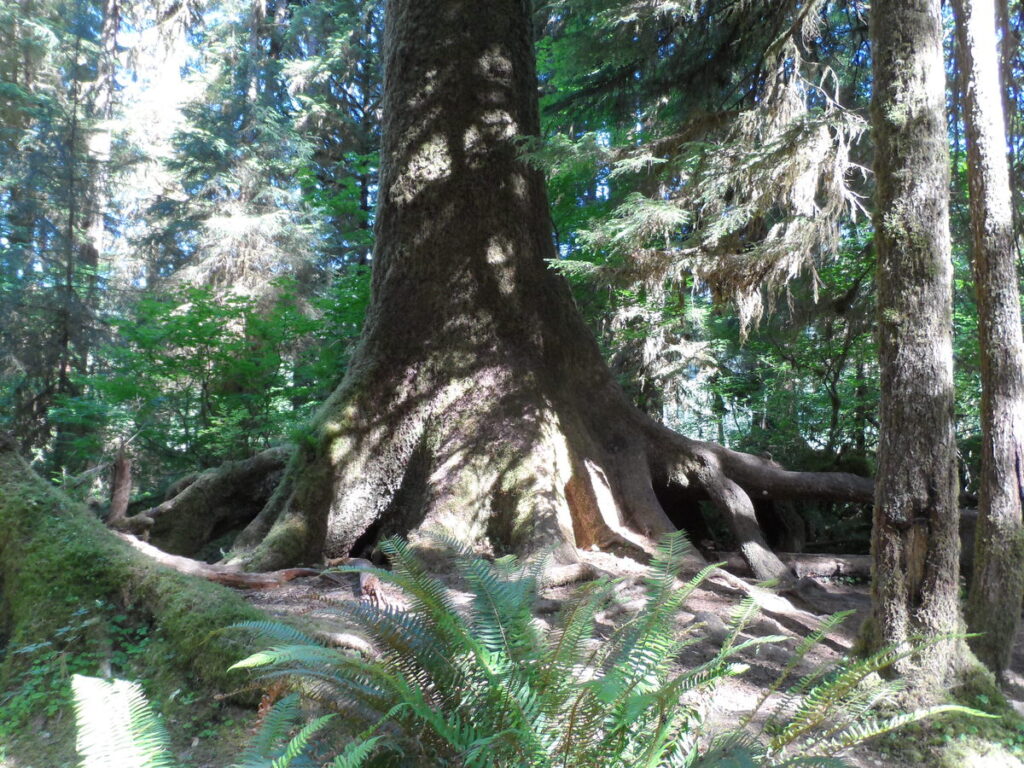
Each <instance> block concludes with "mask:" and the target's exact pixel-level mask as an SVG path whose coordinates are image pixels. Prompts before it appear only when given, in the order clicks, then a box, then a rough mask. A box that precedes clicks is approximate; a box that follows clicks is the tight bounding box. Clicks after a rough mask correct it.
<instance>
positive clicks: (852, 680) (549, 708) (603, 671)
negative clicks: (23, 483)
mask: <svg viewBox="0 0 1024 768" xmlns="http://www.w3.org/2000/svg"><path fill="white" fill-rule="evenodd" d="M442 544H443V545H444V546H447V547H451V548H455V549H456V551H457V550H458V549H459V547H460V545H459V543H458V541H456V540H452V541H447V542H442ZM688 546H689V545H688V543H687V542H686V540H685V537H684V536H683V535H682V534H677V535H674V536H670V537H667V538H666V539H664V540H663V541H662V544H661V547H660V549H659V552H658V554H657V556H656V557H655V558H654V560H653V561H652V563H651V565H650V568H649V570H648V573H647V576H646V579H645V584H646V598H645V601H644V604H643V606H642V608H641V609H640V610H639V612H638V613H637V615H636V617H635V618H633V619H632V620H631V621H628V622H626V623H623V624H621V625H620V626H617V627H615V628H614V629H612V630H611V631H610V632H605V631H600V632H599V631H598V625H599V622H598V619H597V616H598V614H599V613H600V612H601V611H602V610H603V609H604V608H606V607H607V604H608V602H609V600H610V599H611V598H612V596H613V593H614V589H615V586H616V584H615V582H613V581H609V580H606V579H601V580H598V581H594V582H590V583H589V584H587V585H586V586H584V587H582V588H580V589H579V590H578V591H577V593H576V595H575V597H573V598H572V599H571V600H569V601H567V602H566V603H565V605H564V606H563V607H562V609H561V610H560V611H559V614H558V616H557V617H556V618H555V619H554V621H553V622H552V624H551V626H548V625H546V624H542V623H541V622H539V621H538V620H537V619H536V618H535V610H536V602H537V589H538V584H539V581H540V580H541V579H542V577H543V573H544V566H545V563H544V562H543V560H541V561H538V562H535V563H530V564H519V563H518V562H517V561H516V558H515V557H514V556H507V557H505V558H501V559H499V560H496V561H493V562H488V561H484V560H481V559H479V558H476V557H473V556H472V555H471V554H470V553H469V552H466V551H463V552H461V553H460V554H458V555H457V557H456V571H457V573H458V575H459V577H460V579H461V580H462V581H464V582H465V585H466V587H467V589H468V591H469V595H470V600H469V604H468V605H463V606H461V607H460V606H459V605H458V604H457V601H456V593H454V592H453V591H452V590H450V589H449V588H448V587H446V586H445V584H444V583H443V582H441V581H440V580H439V579H437V578H436V577H434V576H431V575H430V574H428V573H427V571H426V570H425V568H424V565H423V563H422V562H421V561H420V560H419V559H418V558H417V557H416V555H415V554H414V553H413V551H412V550H410V548H409V547H408V545H407V544H406V543H404V542H403V541H401V540H399V539H389V540H387V541H385V542H383V544H382V550H383V551H384V553H385V554H386V555H387V556H388V559H389V563H390V566H391V567H390V569H387V570H385V569H368V568H366V567H359V568H358V569H356V568H355V567H353V568H349V569H346V570H349V571H352V570H355V571H356V572H357V573H360V574H372V575H374V576H376V577H377V578H379V579H382V580H384V581H386V582H388V583H390V584H393V585H395V586H396V587H398V588H399V589H400V592H401V598H402V599H404V600H405V601H406V602H407V605H402V606H392V605H386V604H385V605H375V604H373V603H369V602H365V601H364V602H341V603H337V604H336V605H335V606H334V610H336V611H338V612H339V614H340V615H341V616H342V617H343V618H344V619H345V620H346V623H347V624H351V625H352V626H353V627H355V628H356V632H357V633H358V634H359V635H360V636H362V637H364V638H366V639H367V640H369V641H370V642H371V643H372V644H373V646H372V647H373V649H374V652H373V653H371V654H370V655H366V654H360V653H358V652H356V651H352V650H347V651H346V650H340V649H337V648H330V647H326V646H324V645H323V644H320V643H317V642H315V641H314V640H313V639H312V638H311V637H309V636H308V635H306V634H304V633H302V632H300V631H298V630H297V629H295V628H294V627H292V626H289V625H286V624H273V623H268V622H246V623H243V624H236V625H234V626H233V627H231V628H230V629H233V630H235V631H242V632H245V633H246V634H250V635H255V636H256V638H257V643H259V644H267V647H266V648H265V649H264V650H261V651H258V652H257V653H255V654H253V655H251V656H249V657H247V658H245V659H243V660H241V661H239V662H237V663H236V664H235V665H234V666H233V669H242V670H253V671H254V672H257V673H258V675H259V679H260V680H261V682H262V684H263V685H264V686H267V687H268V688H267V689H268V690H272V691H275V692H276V693H277V694H278V695H279V696H281V695H282V694H283V691H284V690H286V689H292V690H295V691H296V692H298V693H301V694H302V697H303V700H304V701H307V702H311V703H312V704H313V705H314V708H315V710H316V711H319V712H322V713H323V714H318V715H314V714H305V713H304V712H303V709H302V708H301V707H300V706H299V701H300V700H299V698H298V697H297V696H296V695H294V694H292V695H288V696H282V698H280V699H279V701H277V702H276V703H274V704H273V706H272V707H270V708H269V709H265V710H264V711H263V714H262V723H261V726H260V729H259V732H258V734H257V736H256V738H255V739H254V740H253V743H252V744H251V745H250V747H249V748H248V749H247V750H246V752H245V753H244V755H243V756H242V757H241V758H240V759H239V760H238V762H236V763H233V765H235V766H237V767H238V768H257V766H267V765H272V766H273V767H274V768H285V766H299V765H306V764H329V765H330V766H331V768H342V767H343V766H344V767H346V768H357V767H358V766H364V765H365V766H406V765H424V766H426V765H432V766H433V765H437V766H440V765H461V766H467V768H468V767H469V766H476V767H479V768H484V767H486V766H508V765H520V766H538V767H540V766H552V767H553V766H565V767H566V768H584V767H587V766H593V767H595V768H596V766H601V767H602V768H634V767H635V766H650V767H651V768H656V767H659V766H664V767H665V768H668V767H669V766H707V767H710V766H725V765H735V766H740V765H750V766H755V765H758V766H779V767H780V768H781V766H797V765H800V766H832V765H843V764H844V763H842V761H840V760H836V759H834V757H835V756H836V755H837V754H840V753H841V752H843V751H844V750H846V749H848V748H849V747H851V746H853V745H856V744H859V743H861V742H863V741H865V740H867V739H869V738H872V737H874V736H878V735H880V734H884V733H887V732H889V731H891V730H893V729H896V728H900V727H903V726H905V725H908V724H910V723H914V722H917V721H919V720H922V719H925V718H928V717H931V716H934V715H938V714H941V713H945V712H957V713H961V714H966V715H977V716H982V717H983V716H984V715H983V714H982V713H981V712H978V711H976V710H971V709H968V708H965V707H961V706H957V705H948V704H947V705H938V706H934V707H931V708H928V709H922V710H916V711H913V712H910V713H902V714H894V713H893V712H892V710H891V708H892V707H893V705H894V694H895V693H896V692H898V691H899V690H900V688H901V684H900V682H899V681H898V680H886V679H884V678H882V677H881V676H880V673H881V672H884V671H885V670H886V669H887V668H888V667H889V666H890V665H891V664H892V663H893V662H894V661H895V660H896V659H897V658H899V657H901V656H903V655H907V654H910V653H913V652H914V651H913V649H909V650H899V649H892V648H890V649H885V650H883V651H880V652H878V653H876V654H873V655H871V656H868V657H866V658H863V659H855V660H844V661H842V662H840V663H838V664H836V665H834V666H832V665H827V666H819V667H817V668H815V667H814V665H808V664H807V656H808V654H809V652H811V651H812V650H814V649H815V646H816V645H817V644H818V643H820V642H821V641H822V639H823V637H824V636H825V635H826V634H828V633H829V632H830V631H832V630H833V629H834V628H835V627H836V625H837V624H838V623H840V622H841V621H842V620H843V619H844V618H846V617H845V616H843V615H841V614H839V615H835V616H831V617H828V618H826V619H825V620H824V621H823V622H822V624H821V627H820V628H819V629H818V630H817V631H816V632H813V633H811V634H810V635H809V636H808V637H807V638H806V639H804V640H803V641H801V642H800V643H799V644H798V645H797V646H796V647H795V648H792V649H791V650H790V651H789V658H788V661H787V663H786V664H785V666H784V668H783V670H782V673H781V675H780V676H779V677H778V678H777V679H776V680H775V681H774V682H773V683H772V684H771V685H770V686H769V687H768V688H766V690H765V691H764V693H763V694H762V696H761V697H760V699H759V700H758V702H757V705H756V706H755V708H754V709H753V710H752V711H750V712H749V713H748V714H746V715H745V716H744V717H743V719H742V721H741V723H740V724H739V726H738V727H729V728H723V727H722V726H720V725H718V726H716V725H711V724H709V723H707V722H706V718H707V715H708V708H709V704H710V702H711V701H712V700H713V699H714V696H715V694H716V691H717V690H718V689H719V688H720V686H721V684H722V683H723V681H724V680H725V679H726V678H728V677H732V676H735V675H742V674H743V673H744V672H745V671H746V669H747V666H746V665H745V664H744V663H743V661H742V659H743V658H744V657H749V656H756V655H757V650H758V648H759V647H760V646H763V645H765V644H771V643H779V642H784V641H786V639H787V638H785V637H781V636H760V637H750V636H748V635H746V634H745V633H746V631H747V630H748V625H749V623H750V620H751V619H752V618H753V617H754V615H755V614H756V613H757V610H758V608H757V604H756V602H755V601H754V599H752V598H751V599H747V600H745V601H743V602H742V603H740V604H739V605H737V606H736V608H735V610H734V612H733V614H732V616H731V617H730V619H729V623H728V629H727V632H726V634H725V637H724V639H723V640H722V641H721V644H720V646H719V648H718V650H717V653H715V654H714V655H713V656H712V657H711V658H710V659H708V661H706V662H705V663H703V664H701V665H699V666H697V667H694V668H692V669H680V668H679V664H678V661H677V655H678V652H679V650H680V649H681V648H682V647H685V646H686V645H689V644H693V643H694V642H696V641H697V639H698V637H699V634H700V632H701V631H702V626H701V625H700V624H699V623H697V624H693V625H691V626H690V627H689V628H687V630H685V631H684V632H683V633H682V634H680V632H679V627H678V616H679V611H680V608H682V606H683V605H684V604H685V602H686V600H687V598H688V597H689V596H690V594H691V593H692V592H693V591H694V590H695V589H696V588H697V587H698V586H699V585H700V584H701V582H702V581H703V580H704V579H705V578H706V577H707V576H708V574H710V572H711V571H712V570H713V566H709V567H708V568H706V569H704V570H703V571H702V572H700V573H698V574H697V575H696V576H695V577H693V578H692V579H691V580H690V581H689V582H688V583H686V584H683V585H681V586H677V577H678V573H679V570H680V568H681V567H682V565H683V563H684V562H685V554H686V550H687V548H688ZM88 680H89V679H87V678H79V680H78V682H76V697H77V702H78V712H79V715H78V722H79V729H80V731H81V732H83V733H84V737H82V738H80V743H81V744H83V745H84V746H83V747H80V750H81V751H82V752H83V754H84V755H85V756H86V765H87V766H89V768H92V766H97V768H98V766H100V765H110V764H111V761H114V762H117V760H118V759H121V760H123V759H125V758H124V757H123V756H125V755H129V756H130V755H131V754H132V752H131V751H132V750H138V752H139V754H146V755H147V759H146V761H142V760H139V765H140V766H141V765H143V764H145V765H146V766H154V767H158V768H162V766H165V765H171V764H172V760H171V758H170V755H169V750H168V748H167V739H166V736H165V735H163V734H161V732H160V730H159V728H158V727H157V724H158V719H157V718H156V716H155V715H154V714H153V713H152V712H148V711H146V709H145V707H144V704H143V701H144V700H142V699H141V693H140V692H139V690H138V689H137V688H132V687H125V686H123V685H122V684H120V683H114V684H113V686H118V685H121V690H122V691H123V694H122V695H123V696H125V697H126V702H127V709H128V716H127V718H126V719H125V720H124V721H123V722H121V723H115V727H114V728H111V727H110V723H109V721H107V720H106V719H105V718H102V717H100V718H99V719H96V715H95V712H96V710H95V705H96V701H95V697H96V696H97V695H100V696H104V695H110V694H112V693H113V692H114V691H115V688H114V687H111V688H107V689H100V693H99V694H97V693H96V691H97V689H96V686H103V685H105V684H103V683H102V681H96V682H88ZM90 686H91V687H90ZM90 697H92V699H90ZM886 706H889V707H890V711H889V712H888V713H886V712H884V710H883V708H884V707H886ZM121 729H123V731H122V730H121ZM338 744H341V745H344V746H341V747H338V746H333V749H332V745H338ZM339 749H340V752H339V751H338V750H339ZM332 751H333V752H335V754H331V753H332ZM314 756H315V757H314ZM90 761H92V762H90ZM104 761H106V762H104Z"/></svg>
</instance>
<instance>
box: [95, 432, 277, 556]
mask: <svg viewBox="0 0 1024 768" xmlns="http://www.w3.org/2000/svg"><path fill="white" fill-rule="evenodd" d="M290 453H291V451H290V449H288V448H283V447H277V448H270V449H268V450H266V451H263V452H261V453H258V454H256V455H255V456H252V457H250V458H248V459H244V460H242V461H231V462H228V463H226V464H224V465H223V466H220V467H217V468H215V469H210V470H207V471H206V472H203V473H202V474H200V475H197V476H194V477H192V478H191V480H190V482H188V483H184V484H176V486H177V493H176V495H174V496H172V497H171V498H169V499H167V500H166V501H164V502H163V503H162V504H160V505H158V506H156V507H152V508H150V509H147V510H145V511H144V512H140V513H139V514H137V515H133V516H132V517H127V518H124V517H122V518H120V519H119V520H118V521H117V524H116V525H114V526H112V527H116V528H118V529H119V530H123V531H127V532H129V533H134V534H137V535H141V536H145V537H146V538H148V539H149V541H151V542H152V543H153V544H155V545H157V546H158V547H159V548H160V549H162V550H164V551H165V552H170V553H173V554H179V555H193V554H195V553H197V552H199V551H200V550H201V549H202V548H203V546H205V545H206V544H207V543H208V542H209V541H211V540H212V539H214V538H216V537H217V536H219V535H221V534H222V533H225V532H227V531H230V530H232V529H237V528H239V527H241V526H243V525H245V524H246V523H248V522H249V521H251V520H252V519H253V518H254V517H256V515H257V514H258V513H259V511H260V510H261V509H262V508H263V507H264V506H265V505H266V502H267V500H268V499H269V498H270V496H271V494H272V493H273V491H274V488H275V487H276V486H277V485H278V483H279V481H280V478H281V474H282V472H283V471H284V467H285V464H286V463H287V462H288V457H289V455H290Z"/></svg>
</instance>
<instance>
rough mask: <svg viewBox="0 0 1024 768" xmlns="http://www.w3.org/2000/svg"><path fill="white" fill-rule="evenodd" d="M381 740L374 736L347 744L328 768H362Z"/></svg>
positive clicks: (379, 737)
mask: <svg viewBox="0 0 1024 768" xmlns="http://www.w3.org/2000/svg"><path fill="white" fill-rule="evenodd" d="M382 738H383V737H381V736H374V737H372V738H369V739H366V740H365V741H360V742H356V743H353V744H349V745H348V746H347V747H345V750H344V751H343V752H342V753H341V754H339V755H338V756H337V757H335V758H334V760H332V761H331V763H330V766H329V768H362V766H363V763H365V762H366V759H367V758H368V757H369V756H370V755H371V754H372V753H373V750H374V749H375V748H376V746H377V744H379V743H380V742H381V740H382Z"/></svg>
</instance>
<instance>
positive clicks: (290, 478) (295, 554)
mask: <svg viewBox="0 0 1024 768" xmlns="http://www.w3.org/2000/svg"><path fill="white" fill-rule="evenodd" d="M387 20H388V21H387V25H386V29H387V32H386V37H385V41H384V49H385V61H386V73H385V99H384V106H383V110H384V114H383V154H382V169H381V181H380V193H379V211H378V216H377V221H376V227H377V231H376V236H377V238H376V242H377V246H376V252H375V254H374V259H373V285H372V288H373V292H372V301H371V306H370V309H369V312H368V316H367V322H366V326H365V331H364V335H363V338H362V340H361V343H360V346H359V348H358V350H357V352H356V353H355V355H354V357H353V361H352V364H351V367H350V370H349V372H348V374H347V376H346V378H345V380H344V382H343V383H342V384H341V386H340V388H339V389H338V390H337V391H336V392H335V393H334V394H333V395H332V397H331V398H330V399H329V400H328V402H327V403H326V404H325V405H324V406H323V407H322V409H321V411H320V413H319V416H318V417H317V419H316V420H315V423H314V425H313V427H312V429H311V431H310V434H309V436H308V439H307V440H306V441H305V442H304V444H301V445H300V446H299V447H298V450H297V452H296V455H295V457H294V458H293V460H292V463H291V465H290V467H289V469H288V471H287V472H286V474H285V478H284V480H283V481H282V483H281V485H280V486H279V487H278V490H277V492H276V494H275V497H274V498H273V499H272V500H271V502H270V503H269V504H268V505H267V507H265V508H264V510H263V511H262V512H261V514H260V516H259V517H258V518H257V519H256V520H255V521H254V522H253V524H252V525H250V527H249V528H248V529H247V530H246V531H245V532H244V533H243V535H242V536H241V537H240V538H239V540H238V542H237V543H236V551H235V556H234V560H235V561H236V562H244V563H246V564H247V565H249V566H250V567H253V568H257V569H272V568H278V567H282V566H285V565H290V564H293V563H295V562H297V561H303V560H307V561H310V560H316V559H319V558H321V557H323V556H328V557H334V556H344V555H348V554H350V553H352V554H358V552H357V551H354V550H360V549H362V548H363V546H364V545H366V544H372V542H373V541H374V540H376V538H378V537H380V536H383V535H386V534H389V533H396V532H397V533H409V532H416V531H419V530H424V529H427V528H434V529H447V530H448V531H451V532H453V533H454V534H455V535H457V536H459V537H460V538H463V539H465V540H467V541H470V542H474V543H480V544H484V545H486V546H489V547H491V548H493V549H494V550H497V551H507V550H512V551H518V552H530V551H534V550H538V549H544V548H548V547H552V546H554V547H555V548H556V558H557V559H559V560H561V561H572V560H574V559H575V558H576V547H614V546H616V545H619V546H625V547H627V548H636V547H639V548H641V549H643V548H648V547H649V544H650V539H651V538H652V537H657V536H658V535H659V534H662V533H664V532H666V531H669V530H673V529H674V526H673V525H672V524H671V523H670V522H669V520H668V518H667V517H666V514H665V512H664V510H663V509H662V507H661V506H660V505H659V502H658V498H657V495H656V489H662V488H667V487H669V486H687V487H689V488H691V489H696V490H697V491H698V492H699V493H701V494H704V495H705V497H708V498H710V499H711V500H712V501H713V502H714V504H715V505H716V506H717V507H718V508H719V509H720V510H721V511H722V512H723V513H724V514H725V515H726V517H727V519H728V520H729V522H730V524H731V525H732V526H733V530H734V532H735V534H736V537H737V539H738V540H739V542H740V544H741V547H742V550H743V553H744V555H745V557H746V558H747V560H748V561H749V562H750V564H751V566H752V568H753V570H754V572H755V573H756V574H757V575H758V576H759V577H761V578H770V577H785V576H787V574H788V571H787V569H786V568H785V566H783V565H782V563H781V562H780V561H779V560H778V558H776V557H775V556H774V555H773V554H772V553H771V551H770V550H769V549H768V547H767V546H766V545H765V543H764V539H763V536H762V535H761V531H760V529H759V527H758V525H757V521H756V518H755V515H754V507H753V504H752V502H751V494H756V495H757V496H758V497H765V498H768V497H775V498H785V497H799V496H802V495H804V496H824V497H827V498H835V499H846V500H860V501H865V500H867V499H869V498H870V494H871V483H870V481H869V480H866V479H863V478H857V477H854V476H850V475H838V474H837V475H806V474H801V473H792V472H786V471H784V470H782V469H781V468H779V467H778V466H776V465H774V464H772V463H771V462H767V461H764V460H761V459H757V458H756V457H753V456H747V455H744V454H739V453H735V452H732V451H728V450H726V449H724V448H722V447H720V446H717V445H713V444H708V443H701V442H696V441H692V440H688V439H686V438H684V437H681V436H679V435H676V434H674V433H672V432H671V431H669V430H667V429H665V428H664V427H662V426H660V425H658V424H656V423H655V422H654V421H652V420H651V419H650V418H648V417H647V416H645V415H644V414H642V413H641V412H640V411H638V410H637V409H636V408H634V407H633V406H632V405H631V404H630V403H629V402H628V401H627V399H626V398H625V396H624V395H623V392H622V390H621V389H620V387H619V385H618V384H617V382H616V381H615V379H614V378H613V376H612V375H611V374H610V373H609V370H608V368H607V366H606V365H605V362H604V360H603V359H602V357H601V355H600V352H599V350H598V347H597V344H596V342H595V341H594V339H593V337H592V335H591V334H590V332H589V330H588V329H587V328H586V327H585V325H584V323H583V321H582V319H581V318H580V316H579V314H578V312H577V311H576V308H575V306H574V304H573V300H572V297H571V295H570V293H569V290H568V287H567V285H566V283H565V281H564V280H562V279H561V278H560V277H559V276H557V275H556V274H555V273H554V272H553V271H552V270H550V269H549V268H548V264H547V262H548V261H549V260H551V259H555V258H557V253H556V251H555V248H554V245H553V241H552V237H551V222H550V219H549V214H548V209H547V197H546V191H545V186H544V179H543V177H542V175H541V174H540V173H539V172H538V171H536V170H535V169H533V168H531V167H528V166H527V165H526V164H525V163H523V162H522V161H521V160H520V158H519V149H520V147H519V143H518V140H519V138H520V137H522V136H531V135H536V134H537V133H538V130H539V118H538V108H537V96H536V92H537V83H536V75H535V71H534V54H533V49H532V42H531V34H530V10H529V3H527V2H524V0H495V2H490V3H479V2H475V1H473V0H438V2H431V3H424V2H421V0H390V2H389V3H388V5H387Z"/></svg>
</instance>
